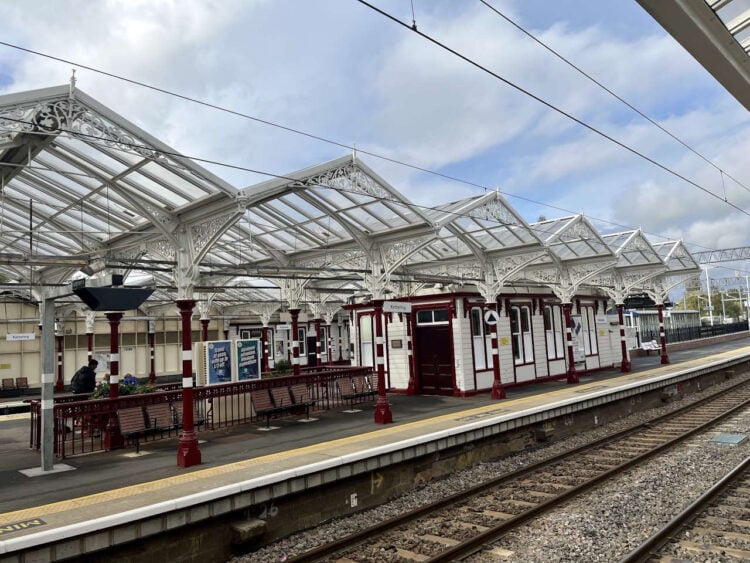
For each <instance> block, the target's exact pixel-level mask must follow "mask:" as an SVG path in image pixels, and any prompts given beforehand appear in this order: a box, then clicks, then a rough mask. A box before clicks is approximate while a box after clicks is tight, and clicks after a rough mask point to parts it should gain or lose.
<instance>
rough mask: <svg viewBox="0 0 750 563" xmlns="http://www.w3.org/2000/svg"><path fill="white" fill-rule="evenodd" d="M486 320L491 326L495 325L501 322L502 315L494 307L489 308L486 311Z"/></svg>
mask: <svg viewBox="0 0 750 563" xmlns="http://www.w3.org/2000/svg"><path fill="white" fill-rule="evenodd" d="M484 322H485V323H487V324H488V325H490V326H495V325H496V324H497V323H499V322H500V315H498V314H497V311H495V310H494V309H487V310H486V311H485V312H484Z"/></svg>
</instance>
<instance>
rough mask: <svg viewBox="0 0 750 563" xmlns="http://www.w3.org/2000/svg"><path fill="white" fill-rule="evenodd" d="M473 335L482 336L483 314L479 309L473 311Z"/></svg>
mask: <svg viewBox="0 0 750 563" xmlns="http://www.w3.org/2000/svg"><path fill="white" fill-rule="evenodd" d="M471 334H473V335H474V336H482V312H481V311H480V310H479V309H477V308H474V309H472V310H471Z"/></svg>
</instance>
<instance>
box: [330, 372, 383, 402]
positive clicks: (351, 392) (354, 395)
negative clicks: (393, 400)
mask: <svg viewBox="0 0 750 563" xmlns="http://www.w3.org/2000/svg"><path fill="white" fill-rule="evenodd" d="M359 378H362V379H364V378H363V377H362V376H358V377H357V378H356V379H359ZM336 386H337V387H338V388H339V395H341V398H342V399H344V400H345V401H349V403H350V404H351V409H350V410H354V403H355V402H363V401H365V400H368V399H372V397H373V396H374V394H375V393H374V392H373V391H372V390H370V389H369V388H366V386H365V384H363V383H362V382H361V381H360V389H362V391H360V390H358V389H357V387H356V386H355V384H354V382H353V381H352V380H351V379H349V378H348V377H347V378H345V379H337V380H336Z"/></svg>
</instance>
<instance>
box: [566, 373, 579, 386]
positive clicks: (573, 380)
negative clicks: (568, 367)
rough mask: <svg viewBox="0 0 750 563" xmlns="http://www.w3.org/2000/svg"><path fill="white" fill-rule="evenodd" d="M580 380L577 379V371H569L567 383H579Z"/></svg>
mask: <svg viewBox="0 0 750 563" xmlns="http://www.w3.org/2000/svg"><path fill="white" fill-rule="evenodd" d="M580 381H581V380H580V379H579V378H578V372H577V371H569V372H568V383H580Z"/></svg>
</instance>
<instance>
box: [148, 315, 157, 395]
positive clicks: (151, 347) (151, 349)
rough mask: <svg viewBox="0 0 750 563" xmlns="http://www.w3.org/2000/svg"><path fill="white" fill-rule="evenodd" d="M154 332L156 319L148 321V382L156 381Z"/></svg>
mask: <svg viewBox="0 0 750 563" xmlns="http://www.w3.org/2000/svg"><path fill="white" fill-rule="evenodd" d="M155 333H156V321H152V320H150V321H148V356H149V371H148V382H149V383H152V384H155V383H156V355H155V352H156V346H155V343H154V340H155Z"/></svg>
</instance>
